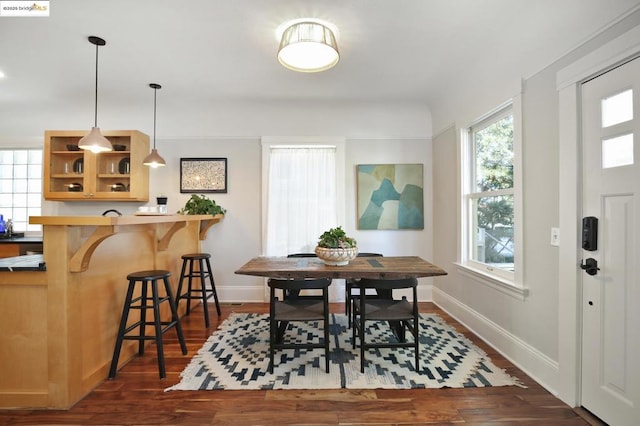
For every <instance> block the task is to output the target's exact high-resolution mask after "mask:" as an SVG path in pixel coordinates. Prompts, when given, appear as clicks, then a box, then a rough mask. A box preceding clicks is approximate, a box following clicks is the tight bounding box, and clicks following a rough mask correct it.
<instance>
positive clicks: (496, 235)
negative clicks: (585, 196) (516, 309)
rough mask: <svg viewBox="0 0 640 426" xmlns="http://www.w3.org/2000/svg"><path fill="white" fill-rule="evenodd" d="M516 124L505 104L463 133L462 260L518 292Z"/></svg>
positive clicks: (511, 111) (468, 265)
mask: <svg viewBox="0 0 640 426" xmlns="http://www.w3.org/2000/svg"><path fill="white" fill-rule="evenodd" d="M516 119H519V117H515V114H514V107H513V104H512V103H509V104H508V105H506V106H503V107H501V108H500V109H498V110H496V111H495V112H493V113H491V114H489V115H487V116H486V117H485V118H483V119H482V120H480V121H478V122H476V123H475V124H473V125H472V126H471V127H469V128H468V129H466V130H465V131H464V134H463V143H464V152H465V156H464V158H465V161H464V163H463V167H462V171H463V185H464V187H463V188H464V189H463V206H464V207H463V220H462V223H463V232H462V235H463V241H462V256H461V257H462V264H463V265H464V266H466V267H468V268H471V269H473V270H475V271H477V272H479V273H481V274H482V275H483V276H484V277H488V278H494V279H496V280H497V281H499V282H500V283H502V284H507V285H510V286H516V287H519V285H518V284H516V281H517V279H516V270H517V265H518V263H517V260H518V254H519V250H518V245H517V244H516V242H517V240H518V238H519V234H518V233H517V232H516V231H518V224H519V220H518V216H519V211H520V209H519V207H518V204H517V202H518V201H519V200H517V198H516V197H517V196H518V195H517V194H518V193H517V190H516V189H517V188H518V187H519V185H518V182H517V179H516V177H517V176H518V174H517V173H514V172H516V171H517V165H518V164H519V161H518V158H517V153H518V152H519V149H517V148H518V139H519V137H518V135H519V132H518V131H516V130H517V126H516V124H515V122H516Z"/></svg>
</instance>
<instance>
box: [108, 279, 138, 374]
mask: <svg viewBox="0 0 640 426" xmlns="http://www.w3.org/2000/svg"><path fill="white" fill-rule="evenodd" d="M134 287H135V285H134V282H133V281H129V289H128V290H127V297H126V298H125V301H124V307H123V308H122V316H121V317H120V327H118V337H117V338H116V345H115V347H114V348H113V357H112V358H111V368H109V378H110V379H113V378H114V377H116V370H117V369H118V359H119V358H120V350H121V349H122V340H123V337H124V333H125V329H126V328H127V319H128V318H129V306H130V305H131V299H132V296H133V289H134Z"/></svg>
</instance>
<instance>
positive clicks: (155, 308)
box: [151, 279, 166, 379]
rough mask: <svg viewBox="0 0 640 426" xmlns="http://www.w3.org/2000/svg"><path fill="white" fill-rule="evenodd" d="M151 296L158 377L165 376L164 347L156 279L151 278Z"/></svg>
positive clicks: (162, 377)
mask: <svg viewBox="0 0 640 426" xmlns="http://www.w3.org/2000/svg"><path fill="white" fill-rule="evenodd" d="M151 297H152V298H153V323H154V328H155V332H156V336H155V338H156V351H157V354H158V372H159V374H160V378H161V379H164V378H165V377H166V372H165V368H164V348H163V347H162V324H161V318H160V298H159V297H158V281H157V280H155V279H154V280H151Z"/></svg>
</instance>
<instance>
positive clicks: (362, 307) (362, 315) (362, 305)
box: [354, 291, 367, 373]
mask: <svg viewBox="0 0 640 426" xmlns="http://www.w3.org/2000/svg"><path fill="white" fill-rule="evenodd" d="M360 293H361V294H360V324H358V325H359V326H360V327H359V328H360V330H359V334H360V372H361V373H364V364H365V360H364V354H365V347H366V346H367V344H366V342H365V338H364V326H365V318H366V312H365V304H366V303H365V295H364V291H360ZM354 318H355V317H354Z"/></svg>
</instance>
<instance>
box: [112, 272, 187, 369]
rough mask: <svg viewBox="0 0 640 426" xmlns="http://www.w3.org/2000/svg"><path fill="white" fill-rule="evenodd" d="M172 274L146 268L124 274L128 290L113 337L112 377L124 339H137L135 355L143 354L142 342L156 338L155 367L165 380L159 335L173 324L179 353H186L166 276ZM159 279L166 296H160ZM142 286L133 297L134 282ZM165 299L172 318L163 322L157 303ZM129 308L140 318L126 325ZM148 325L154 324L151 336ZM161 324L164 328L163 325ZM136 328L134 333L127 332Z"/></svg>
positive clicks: (160, 336)
mask: <svg viewBox="0 0 640 426" xmlns="http://www.w3.org/2000/svg"><path fill="white" fill-rule="evenodd" d="M170 275H171V273H170V272H169V271H165V270H149V271H139V272H132V273H131V274H129V275H127V279H128V280H129V288H128V290H127V297H126V299H125V302H124V308H123V310H122V318H121V319H120V328H119V329H118V337H117V339H116V345H115V348H114V349H113V358H112V359H111V368H110V369H109V378H110V379H113V378H114V377H115V376H116V370H117V369H118V359H119V358H120V349H122V341H123V340H137V341H138V355H143V354H144V341H145V340H155V342H156V348H157V351H158V370H159V373H160V378H161V379H164V378H165V376H166V373H165V366H164V350H163V347H162V335H163V334H164V333H165V332H166V331H167V330H169V329H170V328H173V327H175V329H176V332H177V334H178V340H179V341H180V348H181V349H182V354H183V355H186V354H187V345H186V343H185V341H184V336H183V334H182V327H181V326H180V319H179V318H178V311H177V309H176V304H175V302H174V299H173V294H172V292H171V284H170V283H169V276H170ZM158 280H162V282H163V283H164V288H165V293H166V295H165V296H163V297H160V295H159V294H158ZM138 283H140V284H141V285H142V288H141V291H140V296H138V297H135V298H134V297H133V293H134V290H135V288H136V284H138ZM149 287H151V297H149V294H148V288H149ZM163 302H168V303H169V306H170V307H171V320H170V321H162V319H161V318H160V304H161V303H163ZM131 309H138V310H140V320H139V321H137V322H135V323H134V324H131V325H130V326H128V327H127V319H128V318H129V311H130V310H131ZM147 309H153V321H148V320H147ZM149 325H153V326H154V330H155V333H154V335H152V336H147V335H146V327H147V326H149ZM163 327H164V328H163ZM136 329H137V331H138V333H137V334H129V333H131V332H132V331H135V330H136Z"/></svg>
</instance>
